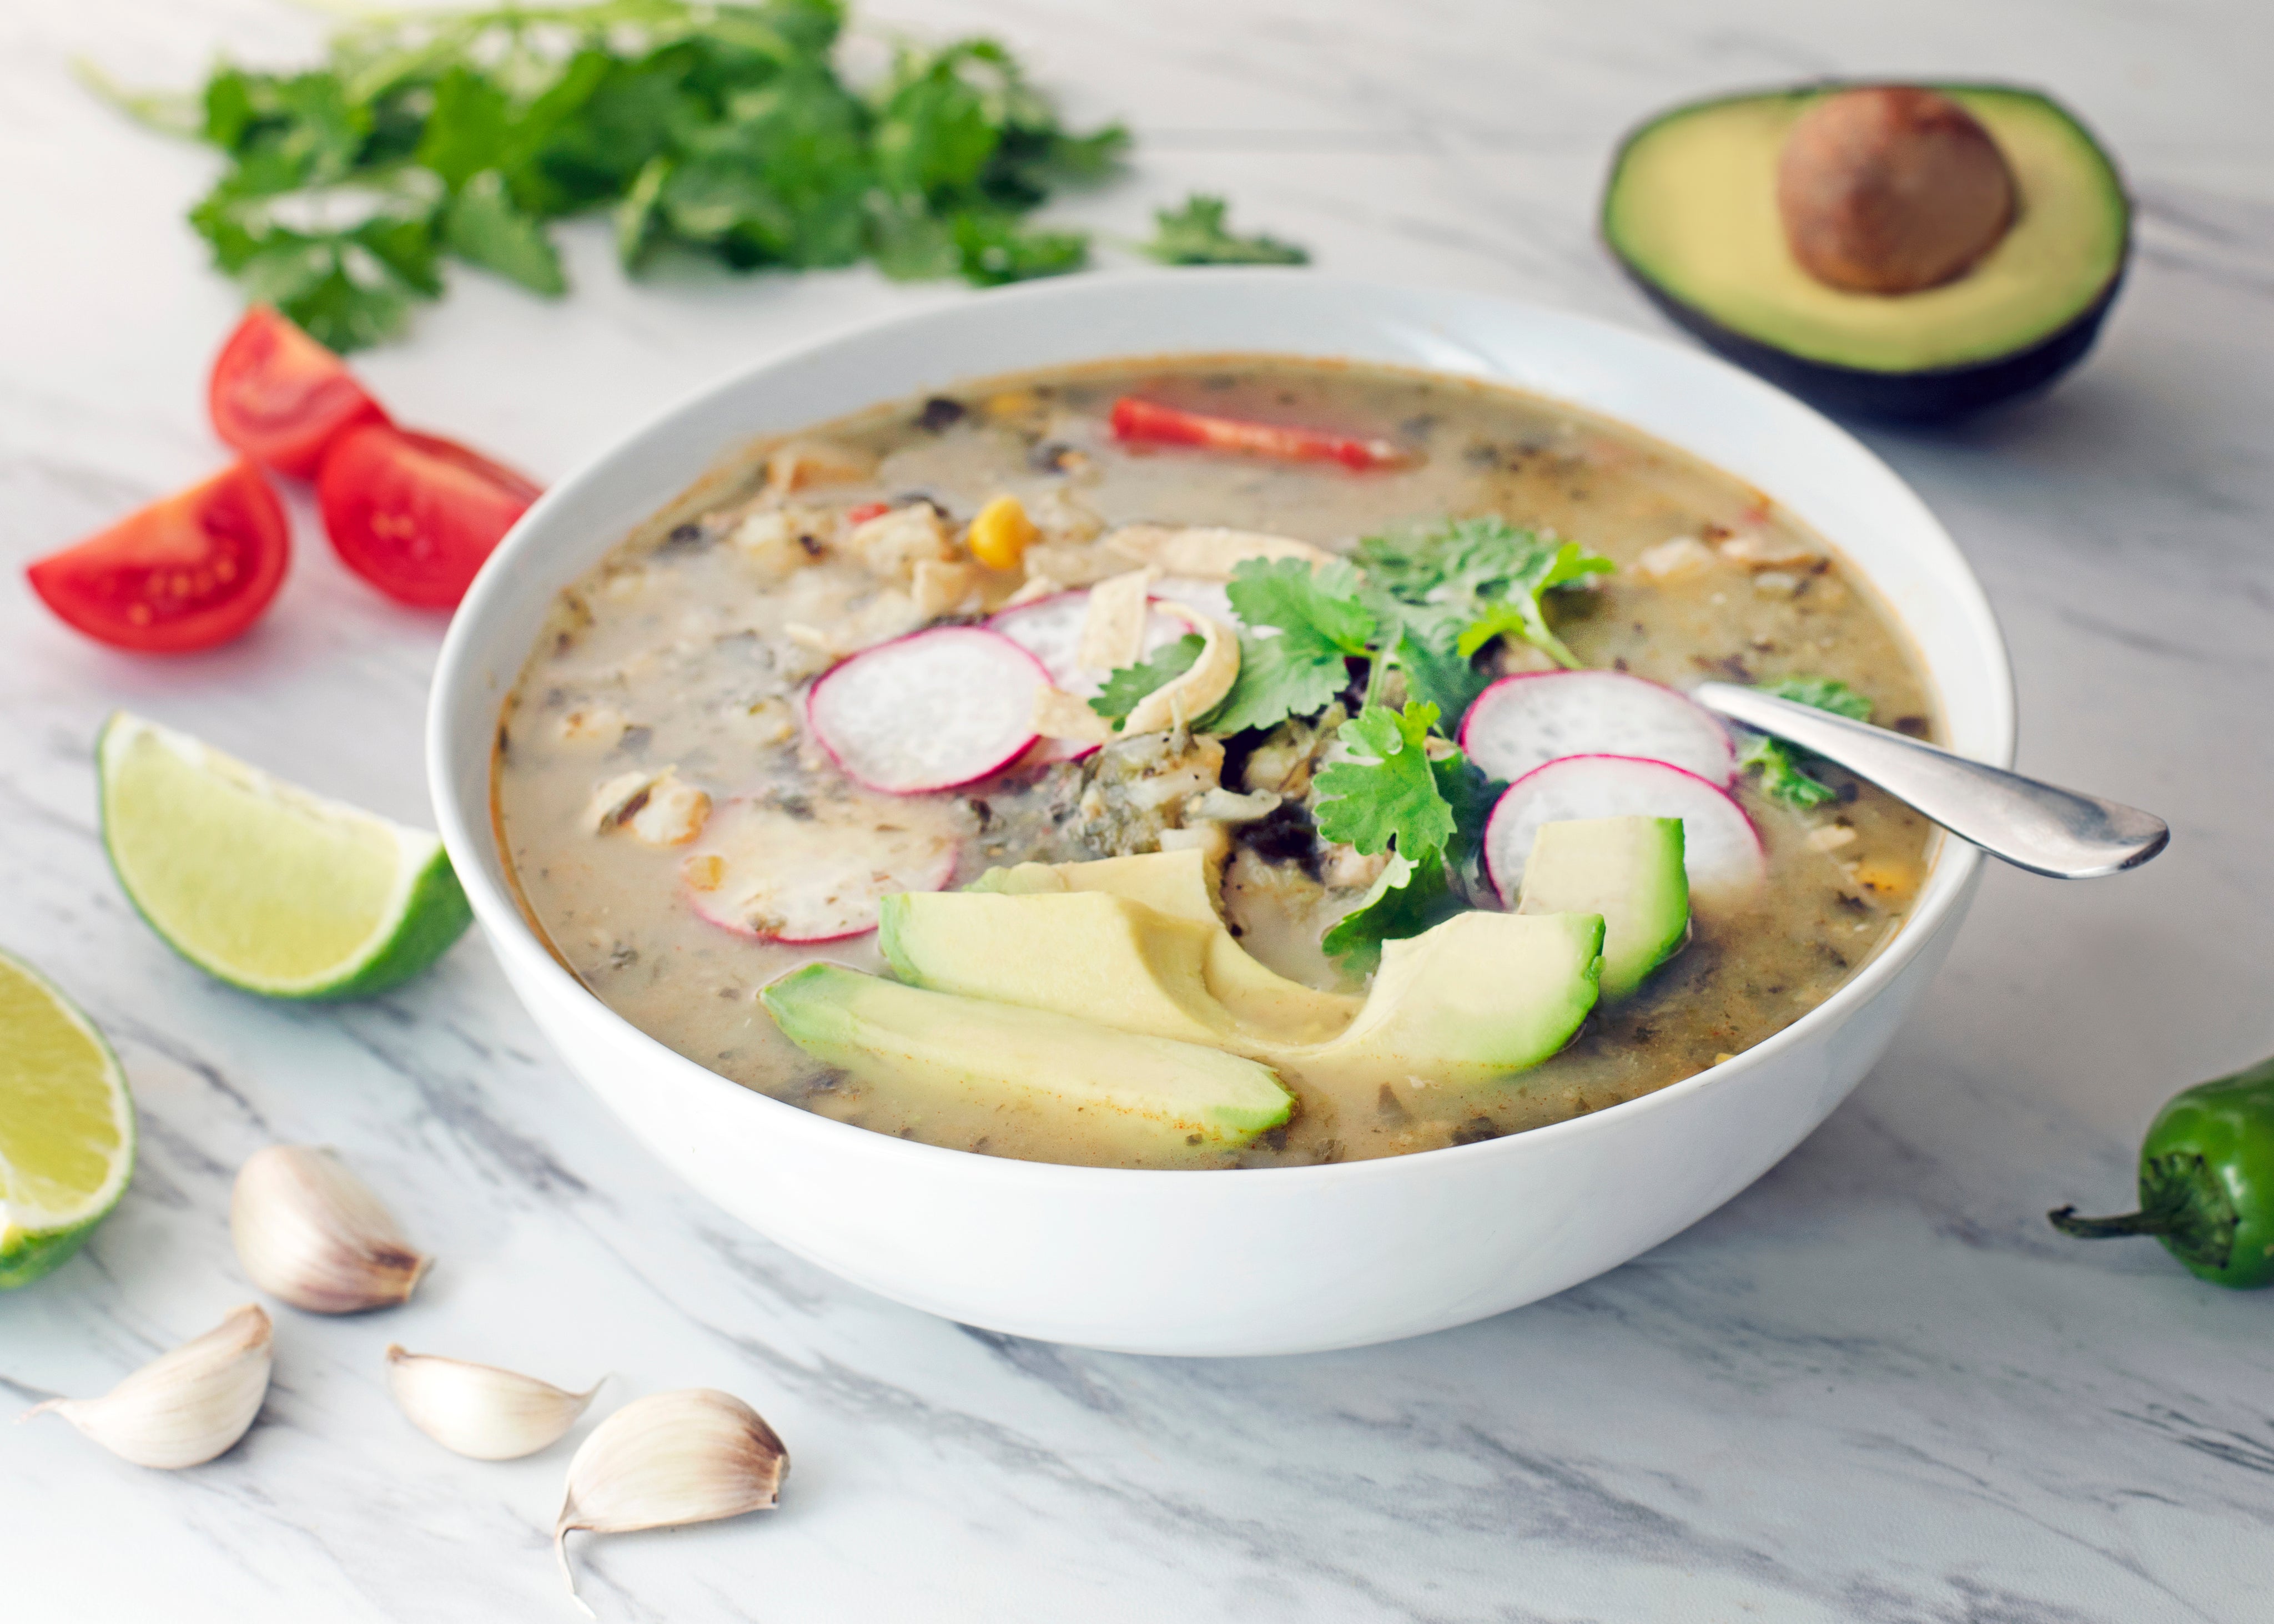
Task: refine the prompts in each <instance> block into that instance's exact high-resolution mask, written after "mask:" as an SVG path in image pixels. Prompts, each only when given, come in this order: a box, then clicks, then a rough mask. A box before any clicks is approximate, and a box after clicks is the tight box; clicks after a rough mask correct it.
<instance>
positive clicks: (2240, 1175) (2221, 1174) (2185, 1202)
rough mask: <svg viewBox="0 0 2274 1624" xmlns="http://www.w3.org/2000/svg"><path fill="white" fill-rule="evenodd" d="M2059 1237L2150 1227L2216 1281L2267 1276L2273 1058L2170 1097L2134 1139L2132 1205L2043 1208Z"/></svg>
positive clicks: (2256, 1280)
mask: <svg viewBox="0 0 2274 1624" xmlns="http://www.w3.org/2000/svg"><path fill="white" fill-rule="evenodd" d="M2046 1216H2047V1217H2049V1218H2051V1219H2052V1222H2053V1227H2054V1228H2055V1229H2059V1231H2060V1232H2061V1233H2062V1234H2064V1235H2077V1236H2082V1237H2085V1238H2086V1239H2088V1240H2097V1239H2100V1238H2103V1237H2107V1236H2112V1235H2152V1236H2154V1237H2156V1238H2157V1240H2159V1241H2161V1242H2163V1243H2164V1248H2165V1251H2167V1252H2170V1253H2171V1254H2172V1256H2173V1257H2175V1258H2177V1259H2179V1260H2180V1262H2181V1263H2184V1264H2185V1265H2187V1269H2188V1271H2189V1272H2190V1273H2192V1274H2196V1275H2199V1276H2200V1277H2201V1278H2202V1279H2204V1280H2208V1281H2212V1282H2216V1283H2217V1284H2219V1285H2222V1286H2235V1287H2243V1286H2263V1285H2265V1284H2267V1283H2269V1282H2274V1060H2267V1061H2263V1062H2262V1063H2260V1064H2257V1065H2255V1066H2252V1067H2251V1068H2250V1069H2249V1070H2248V1071H2237V1072H2236V1073H2235V1074H2234V1075H2233V1076H2232V1077H2222V1078H2218V1079H2216V1080H2214V1081H2211V1082H2208V1083H2202V1084H2198V1085H2197V1086H2195V1087H2193V1088H2190V1089H2188V1090H2187V1092H2185V1093H2184V1094H2176V1095H2174V1096H2173V1097H2172V1101H2171V1103H2170V1104H2168V1105H2166V1106H2165V1107H2164V1109H2162V1110H2161V1111H2159V1112H2157V1115H2156V1120H2155V1121H2154V1122H2153V1123H2151V1124H2149V1127H2148V1138H2147V1139H2146V1141H2145V1142H2144V1143H2143V1144H2142V1146H2141V1147H2140V1210H2139V1211H2138V1212H2136V1213H2125V1214H2121V1215H2120V1216H2118V1217H2113V1218H2080V1217H2078V1216H2077V1213H2076V1208H2074V1207H2061V1208H2059V1210H2058V1211H2055V1212H2052V1213H2048V1214H2046Z"/></svg>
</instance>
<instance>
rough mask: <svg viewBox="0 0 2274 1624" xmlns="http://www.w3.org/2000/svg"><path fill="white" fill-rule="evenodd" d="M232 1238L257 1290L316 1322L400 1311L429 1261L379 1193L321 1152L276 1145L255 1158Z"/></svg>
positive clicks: (233, 1214) (240, 1183)
mask: <svg viewBox="0 0 2274 1624" xmlns="http://www.w3.org/2000/svg"><path fill="white" fill-rule="evenodd" d="M229 1230H230V1237H232V1238H233V1239H234V1240H235V1241H236V1242H237V1261H238V1262H239V1263H241V1264H243V1265H244V1266H245V1273H246V1274H250V1275H251V1276H252V1282H253V1283H254V1284H255V1285H257V1286H259V1287H260V1289H262V1290H264V1291H267V1292H270V1293H273V1294H274V1295H275V1296H277V1297H282V1298H283V1299H284V1300H285V1301H286V1302H288V1303H290V1304H292V1306H293V1307H295V1308H305V1309H306V1310H308V1311H309V1312H311V1313H319V1314H351V1313H355V1312H358V1311H360V1310H362V1309H366V1308H386V1307H390V1306H392V1305H393V1304H396V1303H400V1302H402V1301H403V1299H404V1298H405V1297H409V1296H410V1290H411V1288H412V1287H414V1286H416V1285H417V1284H418V1277H419V1275H421V1274H425V1272H426V1265H427V1262H428V1261H429V1259H427V1258H426V1257H425V1255H424V1254H423V1253H421V1252H416V1251H414V1250H413V1249H412V1248H411V1246H410V1243H409V1242H407V1241H405V1240H404V1239H403V1232H402V1230H401V1229H399V1228H397V1227H396V1225H395V1215H394V1214H391V1213H389V1212H388V1210H387V1207H386V1206H385V1205H384V1204H383V1203H382V1202H381V1201H380V1199H379V1198H378V1197H377V1196H375V1195H373V1193H372V1192H371V1188H370V1186H369V1185H367V1184H365V1183H364V1182H363V1180H361V1179H359V1178H358V1177H356V1176H355V1175H354V1174H353V1173H350V1171H348V1169H347V1168H346V1166H345V1165H344V1164H343V1163H342V1162H341V1161H340V1159H339V1158H338V1157H337V1156H335V1155H334V1154H332V1153H331V1152H330V1151H328V1150H322V1149H319V1148H317V1147H314V1146H311V1145H271V1146H269V1147H267V1149H266V1150H260V1151H255V1152H254V1153H253V1154H252V1155H251V1156H249V1157H247V1158H246V1160H245V1165H244V1166H243V1167H242V1168H239V1169H237V1188H236V1190H235V1192H233V1193H232V1194H231V1195H230V1203H229Z"/></svg>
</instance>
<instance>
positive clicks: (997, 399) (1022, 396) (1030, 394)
mask: <svg viewBox="0 0 2274 1624" xmlns="http://www.w3.org/2000/svg"><path fill="white" fill-rule="evenodd" d="M980 410H982V411H984V412H985V413H986V414H987V415H988V416H989V417H992V418H994V419H995V421H996V422H998V423H1004V422H1008V421H1010V420H1012V419H1013V418H1017V417H1034V416H1035V415H1036V414H1037V413H1039V412H1040V411H1041V410H1043V397H1042V396H1041V395H1037V394H1035V392H1034V391H1033V390H1032V389H1008V390H1005V392H1004V393H1002V394H1001V395H989V396H988V397H987V401H986V403H985V404H984V405H983V406H982V407H981V408H980Z"/></svg>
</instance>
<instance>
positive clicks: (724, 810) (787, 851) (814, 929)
mask: <svg viewBox="0 0 2274 1624" xmlns="http://www.w3.org/2000/svg"><path fill="white" fill-rule="evenodd" d="M868 809H869V810H870V811H872V812H882V813H885V814H887V815H889V814H891V813H892V811H893V810H894V808H892V806H891V805H890V803H879V804H877V805H876V806H874V807H872V808H868ZM956 857H957V843H956V840H955V838H954V836H953V835H952V834H949V833H947V832H946V831H945V830H939V831H926V830H923V829H920V828H913V827H907V826H905V825H887V826H879V825H877V824H874V823H870V824H868V825H867V826H863V824H862V823H861V821H859V819H858V818H857V817H848V816H834V817H795V816H792V815H791V814H789V813H787V812H786V811H784V810H783V809H782V808H779V807H776V806H770V805H767V804H765V803H764V802H761V801H729V802H727V804H726V805H725V806H723V807H721V808H719V810H718V812H717V813H715V814H713V815H712V819H711V821H710V823H708V824H707V825H706V826H705V827H704V831H703V838H702V840H701V842H700V844H698V845H697V846H696V848H695V851H694V853H693V854H692V855H691V857H690V858H689V861H688V864H687V866H686V868H685V869H683V870H682V872H692V871H695V870H696V868H697V865H698V864H700V863H702V862H703V860H704V859H705V858H715V859H717V860H718V861H719V862H720V863H721V864H722V865H723V868H722V870H721V871H720V872H719V880H718V883H716V884H714V885H710V886H707V887H702V888H697V886H696V885H695V884H694V883H693V882H692V880H691V879H690V881H689V886H688V897H689V900H690V901H691V902H692V903H693V905H694V907H695V911H696V912H697V914H701V915H702V916H703V917H704V919H705V920H707V921H710V922H711V923H712V924H714V925H717V926H719V928H721V929H726V930H731V931H733V932H734V934H735V935H736V936H750V937H754V938H755V939H757V940H758V941H761V942H783V943H788V944H812V943H817V942H840V941H843V940H845V939H846V938H847V937H849V936H865V935H867V934H868V933H869V932H870V931H871V930H874V929H876V928H877V898H880V897H883V896H885V895H886V894H887V893H889V892H892V891H941V890H944V889H945V888H946V886H947V883H948V882H949V881H951V880H953V878H954V877H955V864H956Z"/></svg>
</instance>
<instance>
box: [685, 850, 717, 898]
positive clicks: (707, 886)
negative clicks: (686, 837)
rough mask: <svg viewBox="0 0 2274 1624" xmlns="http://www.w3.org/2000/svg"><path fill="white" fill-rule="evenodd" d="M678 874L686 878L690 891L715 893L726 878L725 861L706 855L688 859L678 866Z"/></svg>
mask: <svg viewBox="0 0 2274 1624" xmlns="http://www.w3.org/2000/svg"><path fill="white" fill-rule="evenodd" d="M679 872H680V873H681V875H683V876H685V877H686V880H687V883H688V886H689V889H691V890H695V891H717V890H718V889H719V886H720V884H722V883H724V882H725V880H726V878H727V860H726V859H725V858H723V857H714V856H711V855H709V854H707V853H706V854H705V855H704V856H701V857H690V858H689V859H688V860H687V861H685V862H683V863H681V864H680V866H679Z"/></svg>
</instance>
